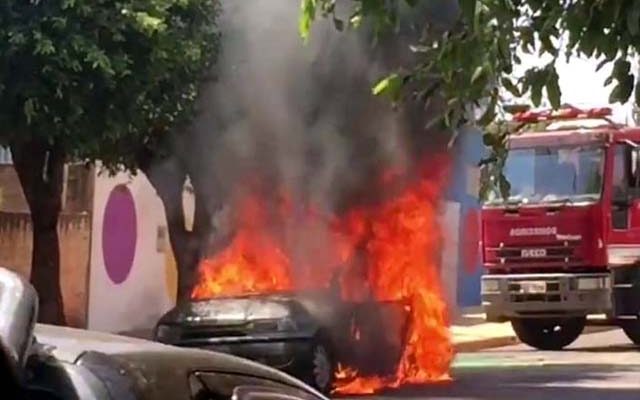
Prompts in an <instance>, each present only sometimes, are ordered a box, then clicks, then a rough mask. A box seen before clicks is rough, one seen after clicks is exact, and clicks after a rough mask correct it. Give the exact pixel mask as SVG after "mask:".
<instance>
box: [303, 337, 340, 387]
mask: <svg viewBox="0 0 640 400" xmlns="http://www.w3.org/2000/svg"><path fill="white" fill-rule="evenodd" d="M333 372H334V371H333V360H332V358H331V353H330V352H329V349H328V348H327V347H326V346H325V345H323V344H322V343H316V344H315V345H314V346H313V350H312V354H311V374H310V375H311V376H310V377H309V378H310V379H309V380H310V382H309V383H311V385H312V386H313V387H315V388H316V389H318V390H319V391H320V392H322V393H325V394H328V393H330V392H331V389H332V386H333Z"/></svg>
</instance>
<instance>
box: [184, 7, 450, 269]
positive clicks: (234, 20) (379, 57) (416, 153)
mask: <svg viewBox="0 0 640 400" xmlns="http://www.w3.org/2000/svg"><path fill="white" fill-rule="evenodd" d="M221 3H222V14H221V19H220V30H221V34H222V49H221V54H220V58H219V60H218V63H217V65H216V67H215V71H214V72H215V79H214V81H213V82H212V83H211V84H210V85H208V86H207V88H206V90H205V91H204V92H203V94H202V96H201V98H200V99H199V117H198V119H197V122H196V124H195V125H194V126H193V128H192V131H191V132H190V134H189V135H190V140H192V142H193V143H196V145H195V146H190V149H189V150H188V151H189V152H190V156H191V157H193V158H194V159H195V160H197V162H198V163H199V165H200V168H199V170H201V171H202V174H203V177H205V178H204V179H206V180H207V181H208V182H210V183H211V185H210V188H209V190H210V193H209V196H207V197H209V198H211V199H215V202H214V203H215V204H212V205H211V207H217V206H218V205H219V203H220V202H221V203H222V204H226V205H233V204H234V203H235V202H236V200H237V199H236V198H235V197H234V196H236V195H237V194H238V192H239V191H240V192H241V191H242V190H243V189H247V190H248V189H255V187H254V186H253V185H252V184H251V183H252V182H253V181H252V180H251V179H254V178H255V179H256V181H258V182H261V188H262V189H263V193H262V196H263V199H264V200H265V202H268V201H269V200H271V201H277V196H275V195H276V194H277V193H278V190H279V188H283V187H284V188H286V189H287V190H288V193H289V194H290V195H291V196H292V197H293V199H294V200H295V201H294V202H295V203H297V204H298V203H299V204H313V205H314V207H316V209H319V210H320V212H321V213H322V214H326V215H329V214H333V213H339V212H341V211H343V210H344V209H345V208H346V207H348V206H350V205H353V204H354V203H362V202H365V201H372V200H375V198H376V197H378V196H380V195H383V194H381V193H375V192H373V193H372V191H371V182H372V179H374V178H375V177H377V176H379V174H380V172H381V171H382V170H383V169H384V168H388V167H389V166H393V167H396V168H398V167H399V168H405V167H406V168H408V169H411V166H412V164H413V163H414V162H415V161H416V159H418V158H420V157H423V156H424V154H425V152H428V151H429V150H430V149H433V148H435V147H437V148H439V149H441V148H442V146H441V144H442V143H443V142H444V141H446V139H443V136H442V135H437V134H436V133H434V132H426V131H425V130H424V128H423V127H424V123H425V121H427V120H429V119H430V115H428V114H429V113H431V114H432V113H433V111H429V110H427V111H425V110H424V108H423V107H422V106H421V105H414V106H407V107H405V108H404V109H401V110H393V109H392V108H391V106H390V104H389V102H388V100H386V99H381V98H375V97H373V96H372V95H371V86H372V84H373V83H374V82H376V81H377V80H378V79H379V78H380V77H382V76H383V75H384V74H385V73H387V72H389V71H392V70H393V69H395V68H396V67H398V66H402V65H405V64H406V63H407V62H410V60H411V55H410V53H409V51H408V46H407V42H406V41H405V42H401V41H402V40H403V39H395V40H393V39H387V40H382V42H381V43H380V44H379V46H377V47H373V46H372V40H371V35H370V34H369V33H368V32H367V30H366V29H364V30H362V31H361V32H359V33H354V32H348V33H342V32H339V31H337V30H336V29H335V27H334V26H333V23H332V22H331V21H328V20H321V21H319V22H318V23H317V24H316V25H315V26H314V29H313V34H312V37H311V40H310V42H309V43H308V44H307V45H304V43H303V42H302V40H301V39H300V37H299V34H298V30H297V29H298V25H297V24H298V15H299V0H223V1H222V2H221ZM423 3H428V5H427V6H424V7H423V8H422V9H419V10H414V11H412V12H411V13H410V14H408V15H409V16H408V17H407V18H406V23H405V26H404V31H403V34H404V38H405V39H406V37H407V36H408V37H413V38H417V37H418V35H419V34H420V30H419V29H417V30H413V29H412V27H413V25H416V26H419V27H421V26H424V21H425V20H426V19H427V18H430V19H435V20H436V21H440V22H441V23H445V22H446V21H448V20H450V19H452V16H455V3H456V2H455V1H444V0H443V1H440V2H438V1H436V2H423ZM345 4H347V2H345ZM447 4H448V5H449V6H446V5H447ZM452 4H453V5H454V6H451V5H452ZM434 14H435V15H436V18H434ZM443 21H444V22H443ZM219 221H225V220H224V218H222V219H220V220H219ZM227 222H228V221H227ZM218 225H219V226H218V227H217V228H218V229H219V230H220V231H224V230H228V229H231V228H229V227H226V228H225V227H224V226H223V225H224V222H218ZM280 228H282V232H283V234H284V235H285V236H286V237H287V238H289V239H290V240H291V241H293V242H295V243H293V244H291V243H290V244H291V246H290V247H292V248H293V249H294V250H295V251H294V253H295V254H297V255H298V256H299V257H302V258H304V257H316V258H317V257H319V256H320V255H321V254H320V253H321V250H320V251H319V250H318V249H321V248H322V245H321V243H322V241H323V240H324V239H323V237H324V236H326V235H327V232H323V229H322V228H317V229H315V230H310V228H309V227H305V228H304V231H303V232H302V231H301V229H303V228H301V227H299V226H297V225H296V222H295V219H294V220H292V221H284V222H283V226H281V227H280ZM301 238H304V239H301ZM289 239H287V240H289ZM313 249H315V250H313ZM294 262H295V261H294ZM300 262H303V261H300Z"/></svg>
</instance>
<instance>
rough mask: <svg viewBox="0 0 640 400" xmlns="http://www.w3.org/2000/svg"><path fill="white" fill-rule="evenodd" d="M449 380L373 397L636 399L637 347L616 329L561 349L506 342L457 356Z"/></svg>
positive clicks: (639, 392)
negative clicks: (566, 348)
mask: <svg viewBox="0 0 640 400" xmlns="http://www.w3.org/2000/svg"><path fill="white" fill-rule="evenodd" d="M453 375H454V380H453V382H451V383H448V384H441V385H435V386H430V387H411V388H402V389H400V390H396V391H393V392H388V393H384V394H381V395H378V396H374V397H372V398H377V399H413V398H415V399H418V398H419V399H459V400H463V399H469V400H471V399H478V400H480V399H482V400H485V399H486V400H502V399H504V400H506V399H516V400H524V399H531V400H534V399H535V400H537V399H554V400H573V399H575V400H578V399H580V400H585V399H594V400H595V399H598V400H609V399H612V400H617V399H640V350H639V349H637V348H636V347H634V346H633V345H631V344H629V341H628V339H627V338H626V337H625V336H624V334H623V333H622V331H620V330H610V331H606V332H600V333H592V334H589V335H584V336H582V337H581V338H580V339H579V340H578V341H577V342H576V343H575V344H574V345H573V346H571V348H569V349H568V350H565V351H561V352H540V351H534V350H530V349H529V348H527V347H526V346H523V345H519V346H510V347H503V348H499V349H494V350H491V351H483V352H477V353H462V354H460V355H459V356H458V358H457V360H456V363H455V366H454V370H453Z"/></svg>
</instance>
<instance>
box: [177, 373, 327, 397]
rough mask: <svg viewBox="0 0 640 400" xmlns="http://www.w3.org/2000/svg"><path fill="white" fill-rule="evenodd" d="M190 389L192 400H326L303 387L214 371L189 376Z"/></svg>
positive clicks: (301, 385)
mask: <svg viewBox="0 0 640 400" xmlns="http://www.w3.org/2000/svg"><path fill="white" fill-rule="evenodd" d="M189 388H190V391H191V398H192V399H193V400H271V399H273V400H327V399H326V398H325V397H324V396H322V395H321V394H319V393H318V392H316V391H314V390H313V389H311V388H309V387H306V386H305V385H303V384H300V386H294V385H291V384H288V383H284V382H279V381H274V380H272V379H267V378H260V377H256V376H248V375H244V374H234V373H220V372H215V371H199V372H195V373H193V374H191V375H190V376H189Z"/></svg>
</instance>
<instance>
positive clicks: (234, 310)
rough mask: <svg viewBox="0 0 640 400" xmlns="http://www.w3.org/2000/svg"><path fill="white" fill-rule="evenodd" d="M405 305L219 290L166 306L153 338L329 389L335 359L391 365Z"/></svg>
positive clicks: (381, 368) (376, 369)
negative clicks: (218, 295)
mask: <svg viewBox="0 0 640 400" xmlns="http://www.w3.org/2000/svg"><path fill="white" fill-rule="evenodd" d="M407 313H408V310H407V308H406V307H405V306H404V305H403V304H402V303H395V302H393V303H392V302H387V303H380V302H361V303H350V302H344V301H341V300H339V299H336V298H335V297H333V296H331V295H330V294H328V293H327V292H322V291H321V292H304V293H274V294H265V295H247V296H237V297H229V298H216V299H211V300H205V301H193V302H188V303H184V304H181V305H178V306H177V307H176V308H174V309H172V310H170V311H169V312H168V313H166V314H165V315H164V316H163V317H162V318H161V319H160V321H159V322H158V324H157V326H156V328H155V331H154V338H155V340H157V341H159V342H162V343H167V344H172V345H176V346H181V347H188V348H193V347H198V348H203V349H207V350H214V351H220V352H225V353H230V354H234V355H238V356H241V357H245V358H249V359H252V360H254V361H258V362H260V363H263V364H267V365H270V366H273V367H275V368H277V369H280V370H282V371H285V372H287V373H290V374H292V375H294V376H296V377H298V378H300V379H301V380H303V381H305V382H307V383H308V384H310V385H312V386H313V387H315V388H316V389H318V390H319V391H321V392H324V393H328V392H329V391H330V390H331V388H332V384H333V378H334V376H335V373H336V369H337V368H338V365H339V364H342V365H348V366H350V367H354V368H356V369H358V370H359V371H360V373H362V374H364V375H374V374H375V375H382V374H388V373H391V372H393V371H394V368H395V366H396V365H397V363H398V360H399V358H400V356H401V352H402V347H403V346H402V344H403V338H404V336H405V335H404V330H405V325H406V321H407V320H408V318H407V316H408V315H407Z"/></svg>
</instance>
